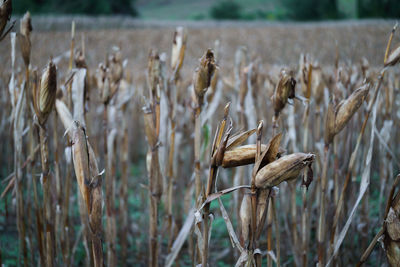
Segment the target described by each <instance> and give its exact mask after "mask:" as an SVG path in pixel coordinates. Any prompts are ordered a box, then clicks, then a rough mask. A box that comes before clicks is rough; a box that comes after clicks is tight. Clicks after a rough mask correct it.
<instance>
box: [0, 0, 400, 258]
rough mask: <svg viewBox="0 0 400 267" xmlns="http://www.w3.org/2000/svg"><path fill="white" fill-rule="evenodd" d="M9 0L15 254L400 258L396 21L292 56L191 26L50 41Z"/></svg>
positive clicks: (11, 253) (3, 223)
mask: <svg viewBox="0 0 400 267" xmlns="http://www.w3.org/2000/svg"><path fill="white" fill-rule="evenodd" d="M0 4H1V6H0V51H1V54H0V59H1V61H0V62H1V63H2V64H1V67H0V101H1V113H0V137H1V139H2V142H0V151H1V153H0V163H1V164H0V166H1V169H0V177H1V181H0V189H1V192H0V194H1V196H0V266H3V265H4V266H198V265H200V266H315V265H317V266H350V265H357V266H361V265H365V266H400V193H399V188H400V184H399V183H400V175H399V166H400V161H399V156H400V155H399V154H400V147H399V146H398V143H399V140H400V131H399V126H400V112H399V108H400V91H399V90H400V89H399V88H400V76H399V74H400V72H399V65H398V63H399V61H400V46H399V44H400V42H399V37H398V35H399V32H397V31H396V28H397V24H396V25H391V26H388V27H385V28H384V30H385V40H380V41H379V43H380V44H381V46H379V47H378V48H377V49H376V51H375V50H374V51H370V52H368V51H367V53H365V54H364V55H363V56H362V57H359V58H358V59H357V60H355V59H349V58H344V57H341V56H340V55H341V53H340V51H341V49H345V48H344V47H341V46H340V45H339V44H338V43H336V44H334V45H333V47H334V48H335V49H334V50H330V51H323V53H326V54H329V55H328V56H327V57H325V59H324V61H323V62H320V61H319V59H318V58H317V57H315V56H313V55H312V54H310V53H305V52H304V53H303V52H302V51H299V52H298V53H297V52H296V53H297V57H296V60H295V61H296V62H297V63H296V64H282V63H281V62H279V61H277V62H266V61H264V60H263V56H262V55H260V54H259V53H257V52H258V51H257V50H256V48H254V43H247V41H246V39H239V41H240V43H241V44H240V46H235V47H232V46H233V44H232V43H230V42H229V40H226V39H225V40H224V41H221V40H220V39H218V38H210V37H209V36H207V34H206V33H205V34H204V33H203V34H202V35H201V36H196V30H190V29H187V28H185V27H177V28H176V29H163V30H162V31H160V30H159V31H158V34H160V35H161V34H162V35H163V36H168V38H167V39H168V40H169V43H168V44H167V45H165V44H164V43H162V42H154V43H152V44H151V46H149V47H146V48H145V47H143V49H142V50H141V51H139V50H135V48H134V46H135V43H136V42H138V40H135V39H134V38H135V37H134V36H133V39H132V40H129V39H128V40H125V42H116V43H114V44H113V45H112V46H109V47H105V45H104V43H101V41H100V42H99V43H98V46H95V45H96V42H93V41H91V40H88V38H87V37H85V36H86V35H89V34H90V33H86V32H85V31H77V30H76V28H79V25H75V22H72V23H71V25H69V26H70V28H71V31H70V33H68V35H67V34H63V35H62V37H63V38H59V37H60V36H58V37H57V33H55V34H54V35H53V38H47V39H46V40H45V41H43V40H39V39H38V38H39V37H38V36H44V34H43V33H41V35H40V34H39V33H38V34H37V36H36V37H35V34H36V33H35V29H34V28H33V27H32V19H31V16H30V14H29V12H27V13H26V14H25V15H24V16H23V17H22V18H21V19H20V21H17V22H15V21H12V20H10V15H11V0H3V1H0ZM33 19H34V18H33ZM92 34H93V32H92ZM230 34H231V35H232V36H233V37H231V38H234V32H233V33H230ZM371 34H372V33H371ZM214 36H215V35H213V37H214ZM139 37H140V38H146V34H145V32H143V33H141V35H140V36H139ZM216 37H218V36H216ZM105 38H106V37H105ZM160 38H161V37H160ZM207 38H208V39H207ZM258 38H259V39H257V40H260V42H262V37H260V36H258ZM265 38H267V36H266V37H265ZM347 38H351V35H350V36H348V37H347ZM190 39H192V40H194V41H191V42H189V40H190ZM200 39H202V40H203V41H204V39H207V42H206V43H207V44H208V46H202V45H198V43H197V45H196V41H197V40H199V43H202V44H204V42H201V41H200ZM139 41H140V40H139ZM357 41H359V42H360V43H359V44H358V43H357ZM35 42H38V43H39V42H40V44H41V46H42V47H41V53H40V57H41V58H38V57H39V54H37V51H36V49H37V48H38V46H37V45H35ZM52 42H54V43H52ZM88 42H91V44H90V45H88V44H87V43H88ZM236 42H238V41H236ZM310 42H311V40H310ZM352 42H353V43H354V45H355V47H357V46H365V43H363V42H362V41H360V40H357V39H355V40H354V41H352ZM56 43H57V45H55V44H56ZM61 43H62V44H61ZM190 44H193V46H195V47H196V49H194V48H191V47H190ZM258 45H260V44H258ZM261 45H262V44H261ZM285 45H286V47H285V49H287V50H294V49H297V48H295V47H296V43H295V40H294V42H293V43H286V44H285ZM47 46H48V48H47ZM313 46H315V51H317V50H319V49H323V47H321V48H319V47H318V45H317V44H313ZM57 48H58V50H57ZM64 48H67V49H66V50H65V49H64ZM63 49H64V50H63ZM252 49H254V51H253V50H252ZM127 51H135V53H136V55H133V56H132V57H131V58H128V57H126V56H125V54H127V53H128V52H127ZM189 51H190V53H188V52H189ZM226 51H232V52H230V53H227V52H226ZM363 51H365V50H363ZM52 53H56V54H52ZM129 53H131V52H129ZM270 53H272V54H273V53H274V52H273V51H270ZM318 53H321V51H318ZM188 54H189V55H190V56H188ZM88 55H89V56H88ZM43 57H44V58H43ZM369 57H371V58H372V59H371V58H369ZM376 57H378V58H379V59H378V60H375V59H376ZM88 58H89V59H88ZM94 58H96V59H100V61H94V60H93V59H94ZM139 58H141V59H143V58H145V62H147V63H146V64H139V63H137V61H138V59H139ZM142 61H143V60H142ZM142 61H140V62H142ZM224 61H225V62H224ZM326 61H328V62H326ZM370 61H372V62H373V64H372V63H370ZM375 61H377V62H375ZM132 62H133V63H132ZM132 64H133V65H134V67H132Z"/></svg>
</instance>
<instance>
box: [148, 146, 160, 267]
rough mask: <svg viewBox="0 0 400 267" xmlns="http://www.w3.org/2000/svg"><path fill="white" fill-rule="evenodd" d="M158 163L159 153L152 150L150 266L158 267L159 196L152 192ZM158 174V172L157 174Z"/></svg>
mask: <svg viewBox="0 0 400 267" xmlns="http://www.w3.org/2000/svg"><path fill="white" fill-rule="evenodd" d="M156 160H157V161H158V151H157V149H156V148H155V149H152V155H151V168H152V170H150V179H149V188H150V190H149V198H150V222H149V223H150V229H149V251H150V257H149V266H151V267H157V266H158V229H157V218H158V202H159V196H157V195H156V192H153V191H152V190H153V189H154V188H155V185H154V183H155V182H156V179H157V177H155V176H154V172H153V169H154V167H153V165H154V164H155V163H154V162H155V161H156ZM157 173H158V172H157Z"/></svg>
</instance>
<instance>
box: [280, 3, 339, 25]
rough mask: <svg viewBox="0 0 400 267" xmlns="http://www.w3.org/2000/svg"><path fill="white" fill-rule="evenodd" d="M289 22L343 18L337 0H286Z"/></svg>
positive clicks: (285, 5)
mask: <svg viewBox="0 0 400 267" xmlns="http://www.w3.org/2000/svg"><path fill="white" fill-rule="evenodd" d="M282 3H283V5H284V7H285V9H286V17H287V19H289V20H300V21H315V20H323V19H338V18H340V17H341V15H340V12H339V9H338V3H337V0H284V1H283V2H282Z"/></svg>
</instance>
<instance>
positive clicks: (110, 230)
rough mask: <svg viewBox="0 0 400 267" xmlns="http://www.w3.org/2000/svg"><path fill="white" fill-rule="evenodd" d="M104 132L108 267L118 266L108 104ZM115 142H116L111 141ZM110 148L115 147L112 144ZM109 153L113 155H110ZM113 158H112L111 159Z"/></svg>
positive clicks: (113, 169)
mask: <svg viewBox="0 0 400 267" xmlns="http://www.w3.org/2000/svg"><path fill="white" fill-rule="evenodd" d="M103 130H104V152H105V153H104V158H105V160H104V164H105V165H106V172H105V176H106V178H105V187H106V199H105V202H106V240H107V242H106V244H107V265H108V266H116V264H117V257H116V240H115V239H116V229H115V227H116V225H115V207H114V203H115V192H114V188H115V164H114V162H113V160H112V157H113V155H114V151H109V150H108V145H109V144H108V103H105V104H104V110H103ZM111 142H114V140H111ZM110 147H113V148H114V150H115V146H114V145H113V144H112V145H111V144H110ZM109 153H110V154H111V155H109ZM110 156H111V158H110Z"/></svg>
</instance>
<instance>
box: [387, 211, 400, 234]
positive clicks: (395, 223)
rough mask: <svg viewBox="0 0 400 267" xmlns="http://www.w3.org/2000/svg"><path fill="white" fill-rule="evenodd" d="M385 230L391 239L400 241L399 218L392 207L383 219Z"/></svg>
mask: <svg viewBox="0 0 400 267" xmlns="http://www.w3.org/2000/svg"><path fill="white" fill-rule="evenodd" d="M385 223H386V231H387V233H388V235H389V237H390V239H391V240H393V241H400V220H399V216H398V215H397V214H396V212H395V211H394V209H393V208H390V210H389V212H388V214H387V217H386V219H385Z"/></svg>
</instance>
